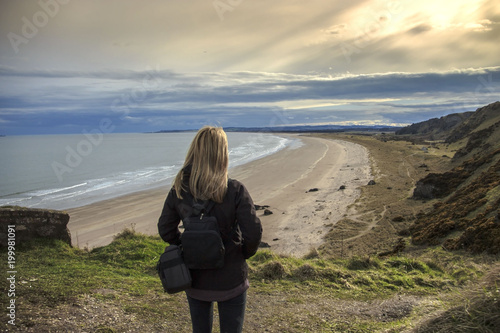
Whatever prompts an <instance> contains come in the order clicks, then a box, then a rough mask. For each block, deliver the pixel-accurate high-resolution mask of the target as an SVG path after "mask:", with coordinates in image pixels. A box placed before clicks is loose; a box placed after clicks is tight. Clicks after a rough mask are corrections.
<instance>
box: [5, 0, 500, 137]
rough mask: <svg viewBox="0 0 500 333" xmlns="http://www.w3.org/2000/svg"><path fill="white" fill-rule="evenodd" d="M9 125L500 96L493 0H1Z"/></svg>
mask: <svg viewBox="0 0 500 333" xmlns="http://www.w3.org/2000/svg"><path fill="white" fill-rule="evenodd" d="M0 36H1V39H0V134H3V135H22V134H27V135H29V134H66V133H85V132H89V131H94V132H95V131H102V132H106V131H107V132H150V131H159V130H183V129H197V128H200V127H201V126H203V125H216V126H223V127H232V126H239V127H254V126H288V125H304V124H307V125H315V124H338V125H352V124H359V125H396V126H404V125H408V124H411V123H415V122H420V121H424V120H427V119H430V118H435V117H441V116H444V115H447V114H450V113H456V112H464V111H474V110H476V109H477V108H479V107H481V106H484V105H487V104H489V103H492V102H495V101H498V100H500V3H499V2H498V1H494V0H479V1H471V0H453V1H451V0H450V1H436V0H432V1H431V0H420V1H409V0H408V1H407V0H401V1H378V0H364V1H363V0H354V1H327V0H309V1H307V2H306V1H298V0H273V1H269V0H267V1H264V0H190V1H178V0H177V1H176V0H161V1H157V0H144V1H134V0H102V1H97V0H85V1H83V0H38V1H17V0H0Z"/></svg>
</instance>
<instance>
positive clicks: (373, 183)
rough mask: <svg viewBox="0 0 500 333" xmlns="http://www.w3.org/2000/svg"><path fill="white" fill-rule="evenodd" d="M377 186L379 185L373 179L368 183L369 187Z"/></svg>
mask: <svg viewBox="0 0 500 333" xmlns="http://www.w3.org/2000/svg"><path fill="white" fill-rule="evenodd" d="M375 184H377V183H375V181H374V180H373V179H372V180H370V181H369V182H368V185H375Z"/></svg>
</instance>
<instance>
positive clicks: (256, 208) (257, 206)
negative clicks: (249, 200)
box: [254, 204, 269, 210]
mask: <svg viewBox="0 0 500 333" xmlns="http://www.w3.org/2000/svg"><path fill="white" fill-rule="evenodd" d="M254 207H255V210H262V209H266V208H269V206H268V205H262V206H261V205H255V204H254Z"/></svg>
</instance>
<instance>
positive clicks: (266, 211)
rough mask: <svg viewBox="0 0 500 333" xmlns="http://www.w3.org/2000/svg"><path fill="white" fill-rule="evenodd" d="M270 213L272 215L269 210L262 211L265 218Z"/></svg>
mask: <svg viewBox="0 0 500 333" xmlns="http://www.w3.org/2000/svg"><path fill="white" fill-rule="evenodd" d="M272 213H273V212H272V211H270V210H269V209H265V210H264V215H265V216H266V215H271V214H272Z"/></svg>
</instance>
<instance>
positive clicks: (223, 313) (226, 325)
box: [187, 291, 247, 333]
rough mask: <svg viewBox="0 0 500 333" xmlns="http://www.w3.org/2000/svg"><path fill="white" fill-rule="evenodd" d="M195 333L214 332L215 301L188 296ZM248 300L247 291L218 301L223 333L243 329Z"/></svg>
mask: <svg viewBox="0 0 500 333" xmlns="http://www.w3.org/2000/svg"><path fill="white" fill-rule="evenodd" d="M187 299H188V302H189V311H190V312H191V323H192V324H193V333H210V332H212V323H213V318H214V311H213V302H205V301H200V300H197V299H194V298H191V297H189V296H188V297H187ZM246 301H247V293H246V291H245V292H244V293H243V294H241V295H240V296H236V297H235V298H232V299H230V300H227V301H224V302H217V307H218V309H219V323H220V331H221V333H240V332H241V331H242V330H243V319H244V317H245V306H246Z"/></svg>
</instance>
